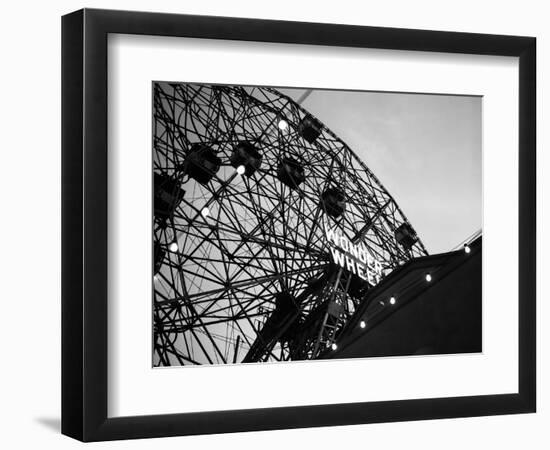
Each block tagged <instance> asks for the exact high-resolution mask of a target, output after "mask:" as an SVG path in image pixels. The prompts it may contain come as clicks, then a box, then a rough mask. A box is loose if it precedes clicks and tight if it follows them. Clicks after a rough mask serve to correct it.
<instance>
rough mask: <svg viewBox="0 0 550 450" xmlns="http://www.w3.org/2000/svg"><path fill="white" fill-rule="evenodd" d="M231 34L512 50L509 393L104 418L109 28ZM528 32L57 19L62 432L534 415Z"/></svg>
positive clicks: (132, 433)
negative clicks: (514, 340) (512, 370)
mask: <svg viewBox="0 0 550 450" xmlns="http://www.w3.org/2000/svg"><path fill="white" fill-rule="evenodd" d="M109 33H122V34H136V35H150V36H178V37H193V38H208V39H231V40H240V41H259V42H274V43H290V44H310V45H325V46H343V47H369V48H377V49H393V50H414V51H428V52H445V53H464V54H478V55H502V56H515V57H518V58H519V105H518V108H519V142H518V151H519V273H518V277H519V290H518V308H519V323H518V327H519V389H518V392H517V393H503V394H499V395H480V396H470V397H452V398H451V397H450V398H429V399H418V400H416V399H415V400H399V401H377V402H366V403H346V404H336V405H311V406H299V407H292V406H290V407H278V408H265V409H248V410H234V411H211V412H197V413H182V414H163V415H153V416H151V415H146V416H134V417H117V418H108V417H107V394H108V385H107V365H108V360H107V314H108V313H107V193H108V185H107V98H108V97H107V95H108V93H107V36H108V34H109ZM535 91H536V39H535V38H533V37H518V36H502V35H488V34H471V33H457V32H438V31H421V30H410V29H395V28H377V27H363V26H349V25H335V24H319V23H300V22H284V21H271V20H257V19H243V18H226V17H206V16H190V15H172V14H157V13H144V12H127V11H108V10H93V9H84V10H80V11H77V12H74V13H71V14H68V15H66V16H64V17H63V18H62V433H63V434H66V435H68V436H71V437H73V438H76V439H79V440H82V441H102V440H113V439H131V438H147V437H161V436H177V435H190V434H211V433H226V432H239V431H254V430H274V429H283V428H299V427H319V426H329V425H347V424H361V423H375V422H396V421H406V420H423V419H437V418H452V417H467V416H484V415H496V414H513V413H529V412H535V407H536V339H535V337H536V320H535V315H536V283H535V281H536V275H535V273H536V271H535V264H536V261H535V260H536V248H535V246H536V241H535V239H536V237H535V236H536V233H535V231H536V228H535V226H536V152H535V147H536V103H535V100H536V99H535Z"/></svg>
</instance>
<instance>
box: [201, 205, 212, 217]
mask: <svg viewBox="0 0 550 450" xmlns="http://www.w3.org/2000/svg"><path fill="white" fill-rule="evenodd" d="M201 215H202V217H204V218H205V219H206V218H207V217H208V216H209V215H210V210H209V209H208V208H207V207H206V206H205V207H204V208H202V211H201Z"/></svg>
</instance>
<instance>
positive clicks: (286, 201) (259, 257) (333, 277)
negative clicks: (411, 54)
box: [153, 83, 427, 366]
mask: <svg viewBox="0 0 550 450" xmlns="http://www.w3.org/2000/svg"><path fill="white" fill-rule="evenodd" d="M153 86H154V96H153V97H154V105H153V114H154V117H153V139H154V142H153V161H154V172H155V218H154V222H153V223H154V227H153V228H154V254H155V261H154V262H155V264H154V265H155V277H154V278H155V281H154V308H153V316H154V317H153V320H154V336H153V339H154V355H153V364H154V365H155V366H167V365H187V364H209V363H210V364H225V363H235V362H255V361H283V360H300V359H314V358H317V357H319V356H320V355H322V354H323V352H325V351H329V347H330V345H331V343H332V342H334V341H335V340H337V339H338V334H339V333H340V332H341V330H342V329H343V327H344V326H345V324H346V322H347V321H348V319H349V318H350V317H351V316H352V315H353V313H354V311H355V310H356V307H357V306H358V304H360V303H361V301H362V296H363V295H364V292H365V289H368V288H369V287H371V286H370V285H368V284H365V283H364V282H361V281H360V280H358V279H357V277H354V276H353V275H352V274H350V273H348V272H347V271H345V270H342V269H340V268H338V267H336V266H335V265H334V264H333V263H332V262H331V259H330V252H329V249H328V244H327V241H326V239H325V227H327V226H328V227H338V229H340V230H342V233H343V234H345V236H346V237H347V238H348V239H349V240H350V241H351V242H362V243H363V244H364V245H366V246H367V248H368V249H369V251H370V252H371V253H372V255H374V256H375V257H376V259H377V260H378V261H380V262H381V263H382V273H383V275H384V276H385V275H387V274H388V273H390V272H391V271H392V270H393V269H394V268H396V267H397V266H399V265H400V264H402V263H403V262H405V261H407V260H409V259H411V258H413V257H416V256H422V255H425V254H427V252H426V250H425V248H424V246H423V245H422V243H421V241H420V240H419V239H416V238H415V241H414V243H412V242H411V243H410V245H409V246H404V245H402V243H400V242H398V239H396V230H397V229H398V228H399V227H400V226H403V224H406V226H407V227H410V224H409V223H408V221H407V218H406V217H405V215H404V214H403V212H402V211H401V210H400V209H399V207H398V205H397V204H396V202H395V201H394V200H393V198H392V197H391V195H390V194H389V193H388V192H387V191H386V190H385V189H384V187H383V186H382V184H381V183H380V181H379V180H378V179H377V178H376V176H375V175H374V174H373V173H372V172H371V171H370V170H369V169H368V168H367V166H366V165H365V164H364V163H363V162H362V161H361V160H360V159H359V158H358V157H357V156H356V154H355V153H354V152H353V151H352V150H351V149H350V148H349V147H348V146H347V145H346V144H345V143H344V142H342V141H341V140H340V139H339V138H338V137H337V136H336V135H334V133H332V132H331V131H330V130H329V129H328V128H327V127H326V126H324V125H322V124H321V123H320V122H319V121H318V120H317V119H316V118H314V117H313V116H312V115H311V114H310V113H308V112H307V111H306V110H304V109H303V108H302V107H301V106H300V105H298V104H297V103H296V102H294V101H293V100H292V99H290V98H289V97H287V96H285V95H282V94H281V93H280V92H278V91H277V90H274V89H270V88H243V87H236V86H216V85H199V84H175V83H154V85H153ZM305 118H310V119H311V120H313V121H315V123H317V124H318V125H320V129H319V130H318V132H319V134H318V136H316V137H315V138H314V139H311V136H309V137H308V136H307V135H306V137H304V132H303V128H301V127H303V125H301V124H303V122H304V120H305ZM284 125H286V127H285V126H284ZM243 143H247V145H249V146H253V147H254V148H255V149H257V151H258V152H259V154H260V158H261V164H260V165H259V167H258V168H254V169H251V171H253V173H249V170H248V167H247V172H246V173H244V174H239V173H237V171H236V169H235V160H234V159H232V158H235V157H234V154H235V148H236V147H238V146H239V145H243ZM201 152H202V153H201ZM204 152H207V153H204ZM208 152H210V153H208ZM205 154H207V155H210V156H209V157H210V158H211V159H212V158H213V161H214V163H213V164H214V169H212V170H210V171H208V170H206V169H204V168H203V169H204V170H203V171H202V172H201V171H200V170H198V169H196V167H197V164H198V166H199V169H200V164H201V161H202V160H200V161H199V162H198V163H197V161H196V159H193V158H195V157H197V156H196V155H199V156H200V155H205ZM212 154H213V155H215V156H216V157H217V158H219V159H217V160H216V158H215V157H214V156H212ZM232 155H233V156H232ZM289 160H291V161H294V162H297V163H298V164H299V166H300V167H301V168H302V169H303V175H304V178H303V180H302V181H301V182H300V184H299V185H298V183H296V184H295V185H293V184H292V183H286V184H285V183H284V182H281V172H280V167H281V164H282V163H281V161H289ZM216 161H217V163H219V170H218V169H217V167H216V164H215V163H216ZM204 164H206V163H204ZM209 167H211V166H209ZM193 170H194V171H195V172H193ZM197 170H198V172H197ZM205 170H206V172H205ZM205 173H207V176H205V178H204V179H202V180H201V181H198V178H200V176H202V175H204V174H205ZM201 174H202V175H201ZM163 183H164V184H163ZM159 186H164V188H163V189H164V191H162V190H161V191H160V193H159V191H158V189H159ZM166 186H170V189H168V188H166ZM333 187H336V188H337V189H338V190H339V192H342V193H343V195H344V197H345V211H344V212H343V213H342V214H341V215H339V216H337V217H336V215H335V214H332V215H331V214H329V213H328V212H327V203H326V202H323V201H321V200H320V199H321V198H322V196H323V193H324V192H326V191H327V190H330V189H331V188H333ZM169 191H170V192H169ZM166 192H168V193H169V194H171V195H172V196H171V197H170V196H169V197H166V195H167V194H166ZM163 195H164V197H163ZM163 199H164V200H165V201H164V203H163ZM166 199H168V200H170V199H172V200H174V199H175V201H173V202H172V203H170V201H168V200H166ZM162 206H165V207H166V208H165V210H163V209H162ZM204 208H207V209H208V213H209V214H208V215H206V214H205V212H206V211H205V210H204ZM410 229H411V230H412V227H410ZM175 244H177V248H176V245H175Z"/></svg>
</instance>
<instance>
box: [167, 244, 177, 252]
mask: <svg viewBox="0 0 550 450" xmlns="http://www.w3.org/2000/svg"><path fill="white" fill-rule="evenodd" d="M168 248H169V249H170V251H171V252H172V253H175V252H177V251H178V243H177V242H176V241H174V242H172V243H171V244H170V246H169V247H168Z"/></svg>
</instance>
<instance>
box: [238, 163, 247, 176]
mask: <svg viewBox="0 0 550 450" xmlns="http://www.w3.org/2000/svg"><path fill="white" fill-rule="evenodd" d="M245 172H246V168H245V167H244V166H243V165H241V166H239V167H237V173H238V174H239V175H244V173H245Z"/></svg>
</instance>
